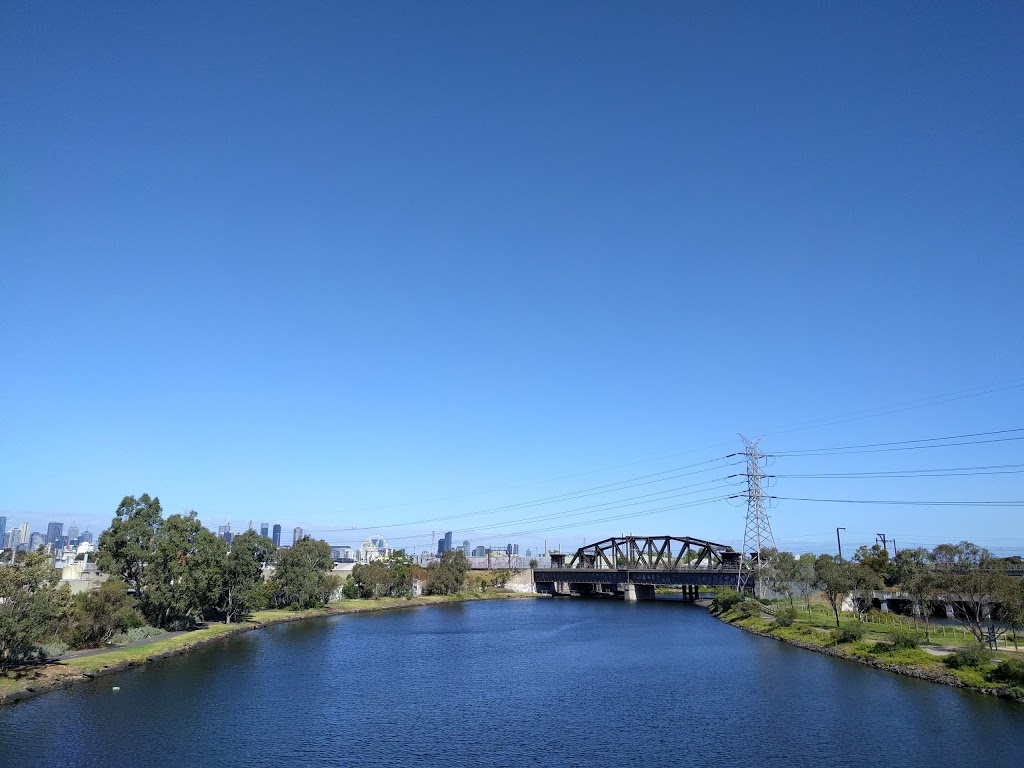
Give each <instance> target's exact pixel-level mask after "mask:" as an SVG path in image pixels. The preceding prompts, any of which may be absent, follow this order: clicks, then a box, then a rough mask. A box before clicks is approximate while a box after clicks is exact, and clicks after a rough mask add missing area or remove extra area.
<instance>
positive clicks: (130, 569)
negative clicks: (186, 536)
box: [96, 493, 163, 599]
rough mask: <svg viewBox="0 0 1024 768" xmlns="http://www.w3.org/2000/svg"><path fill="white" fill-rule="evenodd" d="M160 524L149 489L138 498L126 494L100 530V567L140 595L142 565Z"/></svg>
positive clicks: (156, 502)
mask: <svg viewBox="0 0 1024 768" xmlns="http://www.w3.org/2000/svg"><path fill="white" fill-rule="evenodd" d="M162 524H163V509H162V508H161V506H160V499H159V498H158V497H155V496H154V497H153V498H150V497H149V494H148V493H144V494H142V495H141V496H140V497H139V498H138V499H136V498H135V497H134V496H125V497H124V498H123V499H121V503H120V504H119V505H118V507H117V511H116V512H115V513H114V519H113V521H112V522H111V523H110V527H109V528H108V529H107V530H105V531H104V532H103V533H101V534H100V538H99V547H98V548H99V554H98V556H97V558H96V564H97V565H98V566H99V568H100V570H102V571H103V572H105V573H109V574H111V575H112V576H117V577H118V578H120V579H121V580H122V581H124V582H125V583H126V584H127V585H128V587H129V589H131V590H132V591H133V592H134V593H135V595H136V597H138V598H139V599H142V596H143V588H144V586H145V568H146V563H147V562H148V561H149V558H150V555H151V554H152V552H153V545H154V540H155V538H156V534H157V531H159V529H160V526H161V525H162Z"/></svg>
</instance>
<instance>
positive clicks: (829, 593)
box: [814, 555, 853, 627]
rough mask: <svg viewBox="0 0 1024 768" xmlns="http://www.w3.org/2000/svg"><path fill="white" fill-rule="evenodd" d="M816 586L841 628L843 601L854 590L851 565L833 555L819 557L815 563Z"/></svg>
mask: <svg viewBox="0 0 1024 768" xmlns="http://www.w3.org/2000/svg"><path fill="white" fill-rule="evenodd" d="M814 579H815V586H817V588H818V589H820V590H821V593H822V594H823V595H824V596H825V599H826V600H827V601H828V604H829V605H830V606H832V612H833V613H834V614H835V615H836V626H837V627H838V626H839V610H840V608H842V605H843V601H844V600H845V599H846V596H847V595H848V594H850V590H851V589H853V573H852V571H851V568H850V564H849V563H847V562H846V561H844V560H839V559H838V558H836V557H833V556H832V555H818V558H817V559H816V560H815V561H814Z"/></svg>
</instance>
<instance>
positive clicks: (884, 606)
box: [878, 597, 889, 613]
mask: <svg viewBox="0 0 1024 768" xmlns="http://www.w3.org/2000/svg"><path fill="white" fill-rule="evenodd" d="M878 602H879V605H880V608H881V611H882V613H888V612H889V601H888V600H886V599H885V598H884V597H883V598H882V599H881V600H879V601H878Z"/></svg>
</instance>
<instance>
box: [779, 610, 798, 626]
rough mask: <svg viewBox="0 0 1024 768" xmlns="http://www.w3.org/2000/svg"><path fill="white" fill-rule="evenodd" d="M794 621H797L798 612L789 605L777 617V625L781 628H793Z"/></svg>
mask: <svg viewBox="0 0 1024 768" xmlns="http://www.w3.org/2000/svg"><path fill="white" fill-rule="evenodd" d="M794 621H796V610H795V609H793V608H791V607H789V606H788V605H787V606H786V607H785V608H780V609H779V612H778V613H777V614H776V615H775V623H776V624H778V625H779V626H780V627H791V626H793V622H794Z"/></svg>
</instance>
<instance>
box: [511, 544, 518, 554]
mask: <svg viewBox="0 0 1024 768" xmlns="http://www.w3.org/2000/svg"><path fill="white" fill-rule="evenodd" d="M512 554H513V555H518V554H519V545H518V544H513V545H512Z"/></svg>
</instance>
